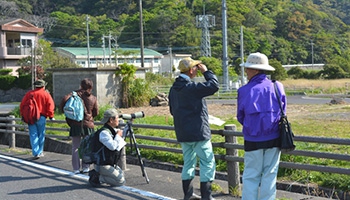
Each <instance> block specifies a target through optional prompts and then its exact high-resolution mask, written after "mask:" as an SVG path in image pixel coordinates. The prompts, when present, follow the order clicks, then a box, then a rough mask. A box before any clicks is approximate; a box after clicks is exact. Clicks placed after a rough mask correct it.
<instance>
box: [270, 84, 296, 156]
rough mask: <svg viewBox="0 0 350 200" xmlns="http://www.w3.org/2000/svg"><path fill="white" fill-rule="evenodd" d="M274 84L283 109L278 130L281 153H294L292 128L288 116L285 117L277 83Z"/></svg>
mask: <svg viewBox="0 0 350 200" xmlns="http://www.w3.org/2000/svg"><path fill="white" fill-rule="evenodd" d="M273 84H274V87H275V91H276V96H277V99H278V103H279V105H280V109H281V119H280V121H279V123H278V129H279V132H280V138H281V151H282V152H289V151H293V150H294V149H295V145H294V134H293V131H292V127H291V125H290V123H289V122H288V119H287V115H285V113H284V111H283V108H282V102H281V98H280V94H279V91H278V89H277V86H276V82H275V81H274V82H273Z"/></svg>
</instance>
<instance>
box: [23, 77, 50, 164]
mask: <svg viewBox="0 0 350 200" xmlns="http://www.w3.org/2000/svg"><path fill="white" fill-rule="evenodd" d="M45 86H46V82H45V81H44V80H41V79H40V80H37V81H35V82H34V87H35V89H34V90H31V91H29V92H27V93H26V94H25V95H24V97H23V99H22V101H21V103H20V106H19V108H20V114H21V116H22V119H23V121H24V122H26V123H27V124H28V130H29V139H30V145H31V147H32V155H33V156H34V158H35V159H38V158H40V157H42V156H44V154H43V151H44V144H45V128H46V118H47V117H49V118H50V120H54V112H55V103H54V101H53V99H52V97H51V95H50V93H49V92H47V91H46V90H45Z"/></svg>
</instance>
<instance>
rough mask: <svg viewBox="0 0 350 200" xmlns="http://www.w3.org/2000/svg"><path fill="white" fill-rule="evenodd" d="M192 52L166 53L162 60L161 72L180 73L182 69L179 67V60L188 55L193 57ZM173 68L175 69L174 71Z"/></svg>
mask: <svg viewBox="0 0 350 200" xmlns="http://www.w3.org/2000/svg"><path fill="white" fill-rule="evenodd" d="M191 56H192V54H167V55H164V57H163V59H162V61H161V69H160V71H161V73H162V74H169V73H174V74H175V75H176V74H179V73H180V71H179V70H178V69H177V67H178V66H179V62H180V61H181V60H182V59H184V58H186V57H191ZM173 68H174V69H175V71H173Z"/></svg>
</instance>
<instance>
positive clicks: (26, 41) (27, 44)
mask: <svg viewBox="0 0 350 200" xmlns="http://www.w3.org/2000/svg"><path fill="white" fill-rule="evenodd" d="M21 47H26V48H28V47H32V40H29V39H22V41H21Z"/></svg>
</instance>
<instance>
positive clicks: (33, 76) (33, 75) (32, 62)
mask: <svg viewBox="0 0 350 200" xmlns="http://www.w3.org/2000/svg"><path fill="white" fill-rule="evenodd" d="M32 45H34V44H32ZM31 49H32V52H31V54H32V61H31V63H30V65H31V66H32V90H34V82H35V70H34V46H32V48H31Z"/></svg>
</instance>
